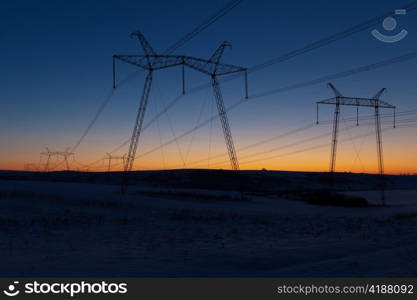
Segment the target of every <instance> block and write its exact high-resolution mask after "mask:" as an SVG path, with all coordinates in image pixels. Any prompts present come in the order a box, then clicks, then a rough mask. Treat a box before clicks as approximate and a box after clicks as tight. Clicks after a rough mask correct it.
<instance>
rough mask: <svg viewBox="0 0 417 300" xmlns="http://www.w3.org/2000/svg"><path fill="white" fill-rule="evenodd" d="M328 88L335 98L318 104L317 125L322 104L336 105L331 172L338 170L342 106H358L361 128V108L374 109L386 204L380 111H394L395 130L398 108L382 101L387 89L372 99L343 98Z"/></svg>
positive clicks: (382, 196) (379, 163)
mask: <svg viewBox="0 0 417 300" xmlns="http://www.w3.org/2000/svg"><path fill="white" fill-rule="evenodd" d="M328 86H329V87H330V88H331V89H332V91H333V93H334V94H335V97H333V98H330V99H326V100H322V101H318V102H317V124H318V123H319V120H318V108H319V105H320V104H328V105H334V106H335V111H334V119H333V134H332V146H331V147H332V148H331V154H330V167H329V172H330V173H334V172H335V169H336V153H337V142H338V135H339V121H340V106H342V105H343V106H356V125H357V126H359V107H372V108H374V119H375V133H376V145H377V159H378V172H379V175H380V176H381V180H382V182H381V191H382V195H381V199H382V203H383V204H385V193H384V188H383V185H384V181H383V176H384V155H383V149H382V133H381V116H380V109H381V108H386V109H393V110H394V114H393V116H394V128H395V110H396V107H395V106H394V105H391V104H389V103H387V102H384V101H382V100H380V97H381V96H382V94H383V93H384V92H385V91H386V89H385V88H383V89H381V90H380V91H379V92H378V93H376V94H375V96H373V97H372V98H358V97H345V96H343V95H342V94H341V93H340V92H339V91H338V90H337V89H336V88H335V87H334V85H333V84H331V83H329V84H328Z"/></svg>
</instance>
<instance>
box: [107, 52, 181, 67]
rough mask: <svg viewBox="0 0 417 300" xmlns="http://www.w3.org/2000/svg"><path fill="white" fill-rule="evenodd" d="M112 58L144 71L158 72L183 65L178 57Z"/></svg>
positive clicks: (124, 56) (114, 56)
mask: <svg viewBox="0 0 417 300" xmlns="http://www.w3.org/2000/svg"><path fill="white" fill-rule="evenodd" d="M113 58H114V59H118V60H121V61H124V62H126V63H129V64H131V65H134V66H137V67H140V68H142V69H146V70H160V69H166V68H171V67H176V66H179V65H182V64H183V56H179V55H113ZM148 60H149V63H148Z"/></svg>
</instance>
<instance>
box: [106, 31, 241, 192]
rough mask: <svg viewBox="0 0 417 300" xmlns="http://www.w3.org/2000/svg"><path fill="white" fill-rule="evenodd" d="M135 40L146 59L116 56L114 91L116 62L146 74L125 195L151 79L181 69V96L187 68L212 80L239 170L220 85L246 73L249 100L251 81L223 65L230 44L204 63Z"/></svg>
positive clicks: (235, 68)
mask: <svg viewBox="0 0 417 300" xmlns="http://www.w3.org/2000/svg"><path fill="white" fill-rule="evenodd" d="M131 36H132V37H136V38H137V39H138V41H139V43H140V45H141V47H142V49H143V52H144V55H113V88H116V61H117V60H119V61H123V62H126V63H129V64H131V65H134V66H136V67H139V68H141V69H144V70H146V71H147V76H146V79H145V83H144V87H143V91H142V96H141V99H140V103H139V109H138V113H137V116H136V121H135V124H134V128H133V133H132V137H131V141H130V145H129V150H128V153H127V155H126V160H125V163H124V174H125V175H124V178H125V179H124V180H123V182H124V183H123V184H122V186H123V188H122V191H125V187H126V185H127V179H126V178H127V174H128V172H130V171H132V169H133V164H134V160H135V157H136V152H137V148H138V144H139V139H140V135H141V131H142V124H143V120H144V118H145V112H146V107H147V103H148V100H149V95H150V92H151V85H152V78H153V73H154V72H155V71H158V70H161V69H166V68H172V67H177V66H182V92H183V94H185V92H186V90H185V67H188V68H190V69H194V70H196V71H198V72H201V73H204V74H206V75H209V76H211V83H212V88H213V92H214V96H215V99H216V104H217V109H218V114H219V118H220V121H221V124H222V129H223V134H224V138H225V142H226V146H227V149H228V153H229V159H230V164H231V168H232V169H233V170H239V162H238V158H237V155H236V150H235V147H234V143H233V138H232V133H231V129H230V124H229V120H228V117H227V113H226V108H225V105H224V100H223V96H222V93H221V89H220V84H219V82H218V79H217V78H218V77H219V76H224V75H229V74H234V73H239V72H244V73H245V77H244V79H245V95H246V98H248V87H247V85H248V80H247V69H246V68H243V67H239V66H235V65H230V64H225V63H222V62H220V59H221V57H222V55H223V52H224V50H225V48H227V47H230V44H229V43H228V42H223V43H222V44H221V45H220V46H219V47H218V48H217V49H216V51H215V52H214V54H213V55H212V56H211V57H210V58H209V59H202V58H197V57H192V56H185V55H159V54H156V53H155V51H154V50H153V48H152V46H151V45H150V44H149V42H148V41H147V40H146V38H145V36H144V35H143V34H142V33H141V32H140V31H136V32H133V33H132V34H131Z"/></svg>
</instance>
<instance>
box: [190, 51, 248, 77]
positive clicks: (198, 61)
mask: <svg viewBox="0 0 417 300" xmlns="http://www.w3.org/2000/svg"><path fill="white" fill-rule="evenodd" d="M184 64H185V65H186V66H187V67H189V68H191V69H194V70H196V71H199V72H202V73H204V74H207V75H212V74H213V70H216V76H222V75H228V74H233V73H238V72H245V71H246V70H247V69H246V68H243V67H239V66H235V65H229V64H224V63H219V62H216V61H212V60H207V59H202V58H196V57H190V56H184Z"/></svg>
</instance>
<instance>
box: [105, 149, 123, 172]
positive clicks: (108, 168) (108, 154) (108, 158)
mask: <svg viewBox="0 0 417 300" xmlns="http://www.w3.org/2000/svg"><path fill="white" fill-rule="evenodd" d="M106 155H107V157H106V159H107V160H108V161H109V163H108V165H107V172H110V170H111V162H112V160H122V161H123V166H124V165H125V161H126V155H123V156H114V155H112V154H110V153H106Z"/></svg>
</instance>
